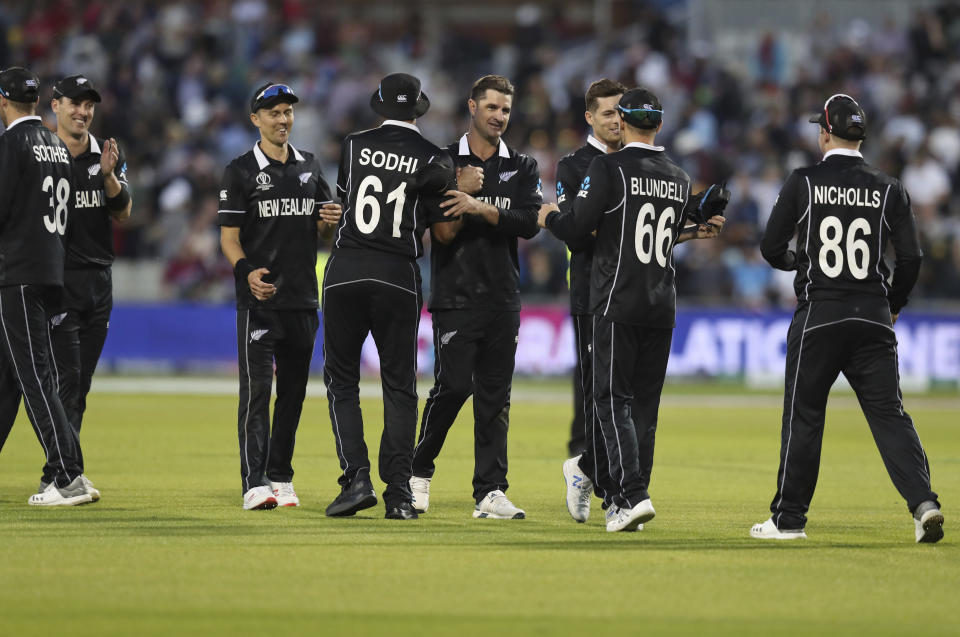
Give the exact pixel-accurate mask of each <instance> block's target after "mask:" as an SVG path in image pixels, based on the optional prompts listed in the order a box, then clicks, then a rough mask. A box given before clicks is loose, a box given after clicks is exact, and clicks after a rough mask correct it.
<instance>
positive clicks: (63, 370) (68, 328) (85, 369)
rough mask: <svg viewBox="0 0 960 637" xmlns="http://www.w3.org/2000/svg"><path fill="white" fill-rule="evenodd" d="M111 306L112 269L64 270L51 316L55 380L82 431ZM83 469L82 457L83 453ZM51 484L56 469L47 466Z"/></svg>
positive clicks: (75, 425) (70, 418)
mask: <svg viewBox="0 0 960 637" xmlns="http://www.w3.org/2000/svg"><path fill="white" fill-rule="evenodd" d="M112 310H113V281H112V278H111V274H110V268H109V267H107V268H86V269H76V270H65V271H64V273H63V297H62V301H61V303H60V307H59V308H57V309H55V310H54V312H53V316H52V317H51V318H50V335H51V337H52V349H51V352H52V356H53V360H54V363H55V364H56V367H55V369H54V372H55V376H54V379H55V381H56V384H57V392H58V393H59V394H60V402H61V403H63V409H64V411H66V412H67V420H68V421H69V422H70V424H71V425H72V426H73V428H74V430H75V431H76V432H77V436H78V437H79V435H80V427H81V426H82V424H83V414H84V412H85V411H86V409H87V394H88V393H90V384H91V382H92V381H93V372H94V371H96V369H97V362H98V361H99V360H100V353H101V352H102V351H103V344H104V342H105V341H106V340H107V328H108V327H109V326H110V312H111V311H112ZM79 459H80V469H81V470H83V455H82V454H81V455H80V458H79ZM43 475H44V478H43V479H44V481H45V482H49V481H50V479H51V477H52V476H53V475H54V468H53V467H52V466H50V464H47V465H46V466H44V468H43Z"/></svg>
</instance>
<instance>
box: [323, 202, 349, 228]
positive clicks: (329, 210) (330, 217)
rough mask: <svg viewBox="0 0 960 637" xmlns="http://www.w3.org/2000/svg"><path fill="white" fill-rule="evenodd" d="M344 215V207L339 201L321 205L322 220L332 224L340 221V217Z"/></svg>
mask: <svg viewBox="0 0 960 637" xmlns="http://www.w3.org/2000/svg"><path fill="white" fill-rule="evenodd" d="M342 215H343V209H342V208H341V207H340V204H338V203H325V204H323V205H322V206H320V220H321V221H324V222H326V223H327V224H329V225H331V226H335V225H337V224H338V223H340V217H341V216H342Z"/></svg>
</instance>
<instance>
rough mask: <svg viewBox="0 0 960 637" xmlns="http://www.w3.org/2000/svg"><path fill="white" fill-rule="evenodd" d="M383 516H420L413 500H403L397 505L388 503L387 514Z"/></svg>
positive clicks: (414, 518) (397, 517)
mask: <svg viewBox="0 0 960 637" xmlns="http://www.w3.org/2000/svg"><path fill="white" fill-rule="evenodd" d="M383 517H385V518H386V519H388V520H416V519H417V518H418V517H419V516H418V515H417V512H416V511H415V510H414V509H413V503H412V502H401V503H400V504H398V505H396V506H389V505H388V506H387V514H386V515H385V516H383Z"/></svg>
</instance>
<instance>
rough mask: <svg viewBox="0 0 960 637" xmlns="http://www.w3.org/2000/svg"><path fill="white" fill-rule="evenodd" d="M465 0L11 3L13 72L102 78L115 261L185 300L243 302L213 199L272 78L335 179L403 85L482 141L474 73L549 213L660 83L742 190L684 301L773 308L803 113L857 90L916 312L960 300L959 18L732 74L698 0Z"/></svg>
mask: <svg viewBox="0 0 960 637" xmlns="http://www.w3.org/2000/svg"><path fill="white" fill-rule="evenodd" d="M453 4H455V3H422V4H421V3H394V4H393V5H389V6H392V7H393V9H391V10H392V11H393V14H395V16H399V19H393V18H391V19H389V20H380V21H378V20H373V19H370V16H371V14H370V13H369V11H370V6H371V5H386V3H376V2H356V3H339V2H309V1H307V0H236V1H232V2H231V1H227V0H219V1H218V0H209V1H194V2H174V1H146V0H128V1H125V2H113V1H107V0H88V1H81V0H36V1H34V2H29V3H25V2H18V1H9V0H0V34H2V37H0V63H2V65H3V66H8V65H12V64H20V65H25V66H29V67H30V68H32V69H33V70H34V71H35V72H37V73H38V74H39V75H40V76H41V78H42V79H43V81H44V84H45V85H46V86H49V85H50V84H52V81H53V80H55V79H56V78H58V77H61V76H63V75H66V74H71V73H77V72H82V73H85V74H87V75H88V76H89V77H90V78H91V79H92V80H93V81H94V83H95V84H96V86H97V87H98V88H99V90H100V92H101V93H102V94H103V96H104V101H103V103H102V104H100V105H99V106H98V110H97V116H96V120H95V125H94V127H93V131H94V133H95V134H97V133H99V134H101V135H106V136H113V137H116V138H118V139H119V140H120V143H121V145H122V147H123V149H124V150H125V152H126V155H127V157H128V163H129V175H130V178H131V182H132V185H133V190H134V193H135V195H134V199H135V209H134V212H133V216H132V218H131V220H130V222H129V223H128V224H127V225H126V226H125V227H123V228H121V229H118V230H117V232H116V245H117V252H118V255H119V256H120V257H122V258H130V259H155V260H160V262H162V263H164V264H165V266H164V276H165V280H166V284H167V289H168V290H169V296H170V298H172V299H177V298H179V299H193V300H206V301H228V300H230V299H231V298H232V295H233V284H232V280H231V272H230V270H229V267H228V265H227V262H226V260H225V259H224V258H223V257H222V255H221V254H220V251H219V243H218V237H219V231H218V228H217V227H216V225H215V222H216V211H217V200H216V193H217V190H218V182H219V180H220V175H221V172H222V170H223V167H224V166H225V165H226V163H227V162H229V161H230V160H231V159H232V158H233V157H235V156H237V155H239V154H241V153H243V152H245V151H246V150H248V149H249V148H250V147H251V146H252V144H253V143H254V141H255V139H256V138H255V135H254V133H255V132H256V131H255V129H254V128H253V127H252V126H251V125H250V122H249V119H248V112H247V111H248V109H247V105H248V100H249V93H250V91H251V89H252V87H254V86H256V85H258V84H259V83H261V82H263V81H265V80H275V81H283V82H286V83H288V84H290V85H291V86H292V87H293V88H294V90H295V91H296V92H297V93H298V95H299V96H300V97H301V102H300V103H299V104H298V105H297V106H296V123H295V125H294V129H293V136H292V142H293V144H294V145H295V146H297V147H299V148H303V149H305V150H311V151H313V152H315V153H317V154H318V156H319V157H320V158H321V161H322V162H323V165H324V166H325V171H326V176H327V179H328V181H330V182H331V185H332V184H333V183H334V182H335V180H336V166H337V159H338V157H339V142H340V140H341V139H342V138H343V136H344V135H345V134H347V133H349V132H351V131H353V130H358V129H363V128H368V127H371V126H375V125H376V124H377V120H376V119H375V116H374V114H373V113H372V112H371V111H370V109H369V107H368V101H369V97H370V94H371V92H372V91H373V90H374V89H375V87H376V84H377V81H378V80H379V78H380V77H382V76H383V75H384V74H386V73H389V72H394V71H400V70H402V71H406V72H410V73H413V74H415V75H418V76H419V77H420V78H421V79H422V80H423V83H424V90H425V91H426V92H427V94H428V95H429V97H430V100H431V103H432V108H431V109H430V112H429V113H427V114H426V116H424V117H423V118H422V119H421V121H420V122H419V124H420V125H421V129H422V130H423V132H424V134H425V135H426V136H427V137H428V138H429V139H431V140H432V141H434V142H436V143H438V144H440V145H446V144H448V143H450V142H451V141H454V140H455V139H456V138H457V137H459V136H460V135H461V134H462V133H463V132H465V130H466V127H467V115H466V113H467V109H466V104H465V102H466V98H467V93H468V91H469V87H470V85H471V84H472V82H473V81H474V80H475V79H476V78H477V77H479V76H480V75H483V74H486V73H500V74H503V75H506V76H507V77H509V78H511V79H512V80H513V82H514V84H515V85H516V87H517V95H516V96H515V99H514V109H513V116H512V118H511V122H510V126H509V129H508V131H507V134H506V136H505V139H506V140H507V142H508V143H509V144H510V145H512V146H514V147H517V148H518V149H521V150H522V151H524V152H527V153H529V154H531V155H533V156H534V157H535V158H536V159H537V161H538V162H539V165H540V170H541V174H542V177H543V186H544V188H543V190H544V194H545V197H546V198H547V199H548V200H552V199H553V195H552V193H553V188H552V186H553V182H554V176H555V170H556V164H557V161H558V160H559V159H560V158H561V157H562V156H563V155H564V154H566V153H568V152H570V151H572V150H573V149H575V148H576V147H578V146H579V145H581V144H582V143H583V142H584V140H585V136H586V134H587V132H588V131H587V128H586V124H585V122H584V120H583V110H584V104H583V93H584V91H585V89H586V87H587V86H588V85H589V83H590V82H591V81H593V80H595V79H598V78H601V77H610V78H614V79H619V80H620V81H622V82H623V83H624V84H626V85H627V86H634V85H638V84H642V85H645V86H648V87H650V88H651V89H653V90H654V91H655V92H657V93H658V94H659V95H660V96H661V99H662V102H663V104H664V106H665V109H666V112H665V116H664V120H665V126H664V130H663V133H662V134H661V136H660V137H658V142H662V143H663V144H664V145H665V146H666V147H667V151H668V152H669V153H670V154H671V155H672V156H673V157H674V158H675V159H676V160H677V161H678V162H680V163H681V165H682V166H684V168H685V169H686V170H687V171H688V172H689V173H690V174H691V176H693V177H694V179H695V180H697V181H698V182H699V183H700V184H709V183H711V182H715V181H722V180H728V181H729V185H730V188H731V190H732V191H733V200H732V201H731V203H730V206H729V208H728V209H727V218H728V222H727V226H726V228H725V230H724V233H723V235H722V237H721V240H719V241H697V242H690V243H687V244H685V245H682V246H680V247H679V248H678V250H677V253H676V254H677V268H678V271H679V273H678V282H679V283H678V285H679V288H680V295H681V300H682V302H684V303H687V304H735V305H740V306H745V307H750V308H758V309H759V308H765V307H773V306H784V307H787V306H790V305H791V304H792V303H793V290H792V277H791V275H790V274H787V273H776V272H774V271H773V270H772V269H771V268H770V267H769V266H768V265H767V264H766V263H765V262H764V261H763V259H762V258H761V257H760V254H759V250H758V242H759V235H760V233H761V232H762V229H763V227H764V225H765V222H766V218H767V216H768V214H769V212H770V209H771V207H772V205H773V202H774V200H775V199H776V196H777V193H778V191H779V188H780V186H781V184H782V182H783V180H784V178H785V176H786V175H787V174H788V173H789V171H790V170H792V169H793V168H795V167H798V166H801V165H804V164H808V163H812V162H815V161H816V160H817V159H818V152H817V148H816V130H815V128H814V126H813V125H812V124H809V123H807V117H808V116H809V115H810V114H812V113H814V112H816V111H818V110H819V109H820V108H822V105H823V100H824V99H825V98H826V97H827V96H828V95H830V94H833V93H836V92H843V93H847V94H850V95H852V96H854V97H856V98H857V99H858V100H859V101H860V103H861V104H862V105H863V106H864V108H865V110H866V113H867V116H868V122H869V124H868V125H869V137H868V140H867V142H866V143H865V145H864V154H865V155H866V157H867V159H868V160H869V161H871V162H872V163H874V164H876V165H878V166H879V167H881V168H882V169H884V170H886V171H888V172H890V173H891V174H893V175H896V176H899V177H900V178H901V179H902V180H903V181H904V183H905V185H906V187H907V189H908V191H909V192H910V194H911V195H912V198H913V205H914V210H915V212H916V214H917V216H918V218H919V220H920V227H921V233H922V235H923V247H924V252H925V255H926V260H925V264H924V268H923V272H922V275H921V280H920V283H919V286H918V290H917V292H916V293H915V295H914V298H915V302H916V303H918V304H922V303H924V302H925V303H927V304H928V305H929V304H932V303H934V302H936V300H937V299H948V298H952V299H958V298H960V197H957V196H954V195H952V191H953V188H954V186H955V185H956V184H957V183H958V181H960V10H958V8H957V7H956V6H954V5H953V4H944V5H942V6H940V7H938V8H933V9H932V10H930V11H917V12H916V13H915V17H914V18H913V21H912V24H909V25H906V26H895V25H894V24H893V23H892V22H890V23H887V24H885V25H884V26H876V25H875V26H870V25H869V24H868V23H867V22H864V21H860V22H857V23H854V24H840V23H833V22H832V21H831V19H830V18H829V17H826V16H825V15H824V16H821V17H818V18H816V20H815V21H814V22H813V23H811V24H797V25H791V26H790V27H789V28H787V27H785V28H784V30H783V31H782V32H773V31H771V32H767V33H763V32H759V33H756V34H755V45H754V44H751V54H750V56H749V59H746V60H739V61H737V62H738V63H736V64H734V63H733V61H731V60H725V59H724V58H723V57H722V56H718V55H716V54H715V51H714V50H713V49H712V48H711V46H710V44H709V43H706V42H691V41H690V40H689V38H688V36H687V33H688V29H687V26H686V24H685V19H684V10H683V9H684V6H685V4H684V3H683V2H677V1H673V2H671V1H664V0H661V1H660V2H651V3H646V2H642V1H629V2H628V1H622V2H621V1H614V2H611V3H608V5H607V6H608V7H612V9H611V10H612V18H613V20H612V23H611V28H610V29H609V30H604V33H597V32H596V30H595V27H594V26H593V23H592V21H591V20H589V19H587V20H583V19H577V20H574V19H571V17H570V16H576V15H579V16H582V15H583V11H581V12H580V13H577V12H573V11H570V10H569V9H570V7H571V6H573V5H576V3H572V2H550V1H545V2H542V3H531V4H524V5H519V6H518V5H515V4H513V3H506V2H494V3H493V9H492V10H494V11H499V12H500V13H501V14H502V15H503V19H502V22H501V23H499V24H492V23H489V22H483V23H482V24H481V23H477V24H471V22H470V21H469V19H467V20H461V21H459V22H450V23H441V24H438V19H440V18H438V17H437V15H435V13H436V12H437V11H440V10H441V9H442V8H444V7H446V8H449V7H450V6H451V5H453ZM407 5H409V7H410V8H405V7H406V6H407ZM589 5H590V3H586V6H587V9H586V14H587V15H588V16H589V15H590V11H591V9H590V6H589ZM664 7H666V9H664ZM678 8H679V10H678ZM467 15H468V17H469V14H467ZM787 34H789V39H788V38H787V37H786V35H787ZM41 102H42V103H43V104H44V108H43V111H44V112H43V115H44V117H45V119H46V120H47V122H48V123H49V124H51V125H52V124H53V121H54V120H53V116H52V113H50V112H49V106H48V105H47V104H48V101H47V100H46V99H45V98H42V99H41ZM521 250H522V272H521V278H522V290H523V292H524V293H525V294H526V296H527V298H534V297H536V298H539V299H541V300H545V299H552V300H560V299H562V297H563V295H564V293H565V290H566V283H565V267H566V256H565V251H564V250H563V248H562V245H561V244H560V243H559V242H558V241H556V240H555V239H554V238H553V237H552V236H550V235H549V234H547V233H543V232H542V233H540V235H538V236H537V237H536V238H535V239H534V240H532V241H529V242H521ZM423 270H424V271H425V274H428V272H427V271H428V270H429V268H428V267H424V268H423Z"/></svg>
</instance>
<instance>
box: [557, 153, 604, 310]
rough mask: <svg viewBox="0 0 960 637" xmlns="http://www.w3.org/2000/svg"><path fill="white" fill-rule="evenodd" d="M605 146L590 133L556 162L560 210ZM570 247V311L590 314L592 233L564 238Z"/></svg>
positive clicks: (565, 209) (570, 205)
mask: <svg viewBox="0 0 960 637" xmlns="http://www.w3.org/2000/svg"><path fill="white" fill-rule="evenodd" d="M606 153H607V147H606V145H604V144H603V142H601V141H600V140H598V139H597V138H596V137H594V136H593V135H590V136H588V137H587V143H586V144H584V145H583V146H581V147H580V148H578V149H577V150H575V151H573V152H572V153H570V154H569V155H566V156H565V157H564V158H563V159H561V160H560V163H558V164H557V206H559V207H560V210H561V212H569V211H570V210H571V209H572V208H573V201H574V199H575V198H576V196H577V192H578V191H579V190H580V184H582V183H583V178H584V177H586V176H587V169H588V168H589V167H590V162H592V161H593V160H594V158H596V157H597V156H599V155H605V154H606ZM565 243H566V244H567V248H569V249H570V314H574V315H578V314H580V315H582V314H589V313H590V268H591V267H592V266H593V236H592V235H587V236H586V237H578V238H575V239H573V240H571V241H565Z"/></svg>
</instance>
